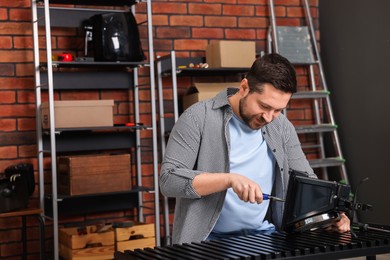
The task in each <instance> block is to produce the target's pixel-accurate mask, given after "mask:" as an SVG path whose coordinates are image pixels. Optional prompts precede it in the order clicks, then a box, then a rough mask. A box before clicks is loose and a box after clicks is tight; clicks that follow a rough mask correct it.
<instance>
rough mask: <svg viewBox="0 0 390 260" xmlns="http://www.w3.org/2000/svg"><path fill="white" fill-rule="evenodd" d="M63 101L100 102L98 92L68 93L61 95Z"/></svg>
mask: <svg viewBox="0 0 390 260" xmlns="http://www.w3.org/2000/svg"><path fill="white" fill-rule="evenodd" d="M61 99H62V100H98V99H99V93H98V92H90V91H67V92H63V93H61Z"/></svg>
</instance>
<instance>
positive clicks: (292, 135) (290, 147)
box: [285, 121, 317, 178]
mask: <svg viewBox="0 0 390 260" xmlns="http://www.w3.org/2000/svg"><path fill="white" fill-rule="evenodd" d="M286 133H287V134H286V135H285V138H286V140H285V143H286V149H287V151H286V153H287V158H288V164H289V168H290V169H293V170H297V171H302V172H306V173H307V174H308V175H309V177H311V178H317V176H316V174H315V173H314V171H313V169H312V168H311V166H310V164H309V161H308V160H307V158H306V155H305V154H304V152H303V150H302V146H301V143H300V141H299V138H298V134H297V132H296V131H295V128H294V126H293V125H292V123H291V122H289V121H288V123H287V125H286Z"/></svg>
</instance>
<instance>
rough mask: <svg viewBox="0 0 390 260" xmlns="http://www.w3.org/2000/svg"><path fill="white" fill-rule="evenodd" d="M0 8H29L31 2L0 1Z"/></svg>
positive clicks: (25, 0) (26, 0)
mask: <svg viewBox="0 0 390 260" xmlns="http://www.w3.org/2000/svg"><path fill="white" fill-rule="evenodd" d="M0 6H7V7H30V6H31V1H30V0H13V1H9V0H0Z"/></svg>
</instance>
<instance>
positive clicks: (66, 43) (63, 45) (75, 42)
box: [57, 37, 84, 55]
mask: <svg viewBox="0 0 390 260" xmlns="http://www.w3.org/2000/svg"><path fill="white" fill-rule="evenodd" d="M75 46H79V48H80V47H82V49H83V48H84V38H81V37H57V48H59V49H64V50H74V49H75ZM71 53H72V52H71ZM72 54H73V55H74V53H72Z"/></svg>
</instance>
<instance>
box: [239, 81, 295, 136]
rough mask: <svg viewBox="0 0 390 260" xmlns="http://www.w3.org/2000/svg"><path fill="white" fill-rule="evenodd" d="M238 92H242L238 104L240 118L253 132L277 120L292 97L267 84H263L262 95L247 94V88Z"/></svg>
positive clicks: (255, 93)
mask: <svg viewBox="0 0 390 260" xmlns="http://www.w3.org/2000/svg"><path fill="white" fill-rule="evenodd" d="M240 91H244V92H243V97H242V98H241V99H240V103H239V113H240V117H241V119H242V120H243V121H244V122H245V123H246V124H247V125H248V126H249V127H250V128H252V129H254V130H256V129H260V128H262V127H263V126H265V125H266V124H268V123H270V122H272V120H274V119H275V118H277V117H278V116H279V115H280V113H281V112H282V110H283V109H284V108H286V106H287V104H288V102H289V101H290V98H291V95H292V94H291V93H285V92H283V91H281V90H278V89H276V88H275V87H274V86H273V85H271V84H268V83H266V84H264V87H263V92H262V93H257V92H253V93H249V87H247V88H246V89H245V88H244V89H241V90H240Z"/></svg>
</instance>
